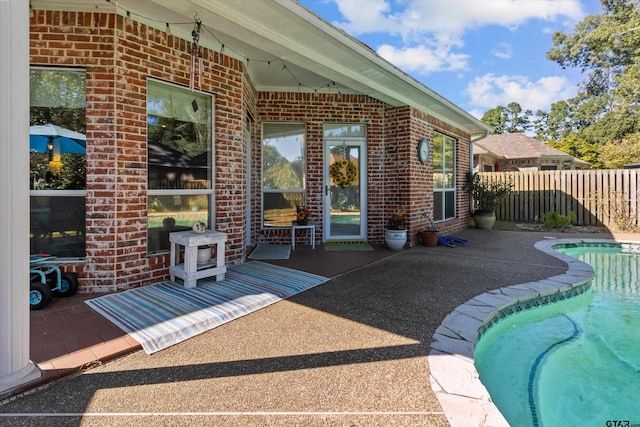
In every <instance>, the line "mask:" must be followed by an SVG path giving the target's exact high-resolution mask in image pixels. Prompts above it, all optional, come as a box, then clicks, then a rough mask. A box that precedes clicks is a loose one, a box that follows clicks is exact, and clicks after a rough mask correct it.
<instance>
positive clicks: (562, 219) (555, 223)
mask: <svg viewBox="0 0 640 427" xmlns="http://www.w3.org/2000/svg"><path fill="white" fill-rule="evenodd" d="M575 220H576V214H574V213H573V212H569V217H566V216H564V215H562V214H559V213H557V212H554V211H549V212H547V215H546V219H545V221H544V226H545V227H547V228H569V227H571V224H572V223H573V222H575Z"/></svg>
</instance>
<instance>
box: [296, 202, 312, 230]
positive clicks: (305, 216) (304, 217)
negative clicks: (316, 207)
mask: <svg viewBox="0 0 640 427" xmlns="http://www.w3.org/2000/svg"><path fill="white" fill-rule="evenodd" d="M296 222H297V223H298V225H306V224H307V223H308V222H309V209H308V208H307V207H306V206H304V205H303V206H298V205H296Z"/></svg>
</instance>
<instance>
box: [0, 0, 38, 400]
mask: <svg viewBox="0 0 640 427" xmlns="http://www.w3.org/2000/svg"><path fill="white" fill-rule="evenodd" d="M0 58H2V60H0V397H1V396H2V394H3V392H6V391H8V390H10V389H12V388H15V387H18V386H20V385H22V384H25V383H27V382H29V381H31V380H34V379H37V378H39V377H40V371H39V369H38V368H37V366H36V365H35V364H34V363H33V362H31V361H30V360H29V308H30V307H29V174H28V171H29V140H28V138H29V2H27V1H24V0H0Z"/></svg>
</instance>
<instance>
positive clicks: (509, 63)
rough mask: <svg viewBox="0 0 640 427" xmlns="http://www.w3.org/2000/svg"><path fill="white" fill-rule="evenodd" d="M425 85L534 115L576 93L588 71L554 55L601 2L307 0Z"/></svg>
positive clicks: (465, 102)
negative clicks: (556, 39)
mask: <svg viewBox="0 0 640 427" xmlns="http://www.w3.org/2000/svg"><path fill="white" fill-rule="evenodd" d="M299 2H300V3H301V4H302V5H304V6H305V7H307V8H308V9H310V10H311V11H312V12H314V13H316V14H317V15H319V16H321V17H322V18H323V19H325V20H326V21H328V22H330V23H332V24H333V25H335V26H337V27H339V28H341V29H343V30H345V31H346V32H347V33H349V34H351V35H352V36H353V37H355V38H357V39H358V40H360V41H362V42H364V43H366V44H367V45H369V46H370V47H371V48H372V49H374V50H375V51H376V52H378V54H379V55H380V56H382V57H383V58H385V59H387V60H388V61H390V62H391V63H393V64H394V65H396V66H397V67H398V68H400V69H402V70H403V71H405V72H407V73H408V74H410V75H411V76H412V77H414V78H415V79H417V80H419V81H420V82H422V83H423V84H424V85H426V86H427V87H429V88H430V89H432V90H434V91H435V92H437V93H439V94H440V95H442V96H444V97H445V98H447V99H448V100H450V101H452V102H454V103H455V104H456V105H458V106H459V107H461V108H463V109H464V110H466V111H468V112H469V113H471V114H473V115H474V116H476V117H478V118H480V117H481V116H482V114H483V113H484V112H485V111H486V110H488V109H490V108H493V107H496V106H498V105H503V106H506V105H507V104H508V103H510V102H514V101H515V102H517V103H519V104H520V105H521V106H522V108H523V109H531V110H532V111H533V112H534V113H535V112H536V111H537V110H539V109H541V110H545V111H549V110H550V108H551V104H552V103H553V102H555V101H559V100H563V99H568V98H571V97H573V96H575V94H576V92H577V84H578V83H580V82H581V81H582V80H583V79H584V76H583V75H582V74H581V72H580V70H574V69H567V70H563V69H562V68H561V67H560V66H558V65H557V64H556V63H555V62H551V61H549V60H548V59H547V58H546V52H547V51H548V50H549V49H550V48H551V47H552V45H553V42H552V35H553V33H554V32H556V31H564V32H567V33H571V32H573V28H574V26H575V24H576V23H577V22H579V21H581V20H582V19H583V18H584V17H585V16H586V15H593V14H599V13H601V9H600V2H599V1H598V0H299Z"/></svg>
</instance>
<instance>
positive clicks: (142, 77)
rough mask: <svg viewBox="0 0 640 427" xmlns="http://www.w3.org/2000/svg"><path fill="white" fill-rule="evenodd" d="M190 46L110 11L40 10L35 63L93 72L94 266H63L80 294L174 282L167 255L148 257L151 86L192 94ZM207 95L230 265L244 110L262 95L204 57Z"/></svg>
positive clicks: (240, 216)
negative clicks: (155, 82) (163, 84)
mask: <svg viewBox="0 0 640 427" xmlns="http://www.w3.org/2000/svg"><path fill="white" fill-rule="evenodd" d="M190 48H191V44H190V43H189V42H186V41H184V40H181V39H178V38H177V37H174V36H172V35H167V34H166V33H164V31H161V30H158V29H154V28H151V27H148V26H146V25H143V24H141V23H139V22H136V21H135V20H134V21H132V22H131V23H127V22H126V20H125V19H124V18H123V17H122V16H116V15H115V14H110V13H78V12H59V11H43V10H36V11H35V13H34V16H33V17H32V18H31V40H30V62H31V64H32V65H46V66H65V67H82V68H84V69H85V70H86V73H87V110H86V118H87V219H86V231H87V233H86V248H87V250H86V255H87V256H86V261H85V262H83V263H78V264H76V265H69V266H66V267H65V268H66V269H68V270H71V271H75V272H77V273H78V274H79V276H80V282H81V291H82V292H112V291H117V290H122V289H127V288H132V287H137V286H141V285H144V284H148V283H152V282H155V281H158V280H162V279H167V278H168V264H169V259H168V256H167V255H161V256H154V257H149V256H147V235H146V223H147V197H146V191H147V120H146V85H147V78H148V77H152V78H156V79H159V80H163V81H167V82H171V83H175V84H178V85H181V86H183V87H188V86H189V80H190V69H191V68H190V65H191V56H190ZM202 56H203V60H202V62H203V69H204V70H205V71H206V72H205V73H203V76H202V87H201V89H202V90H203V91H206V92H210V93H214V94H215V100H214V102H215V127H214V129H215V136H214V138H215V155H214V160H215V177H214V182H215V187H214V189H215V199H216V209H215V221H216V228H217V229H219V230H220V231H223V232H226V233H228V234H229V241H228V242H227V243H228V246H227V261H228V262H229V263H234V262H240V261H242V259H243V256H244V254H245V252H246V250H245V246H244V233H243V230H244V227H245V211H244V205H245V198H244V194H246V193H245V191H246V189H245V179H244V177H245V176H246V175H245V172H246V171H245V166H244V165H245V163H244V160H245V157H246V156H245V144H244V141H243V129H244V126H245V123H244V115H245V114H244V110H245V109H248V107H247V105H246V103H247V102H254V103H255V96H254V95H253V96H252V97H251V96H249V95H250V94H251V92H252V91H253V89H252V87H251V85H250V83H249V84H248V89H247V81H248V79H247V78H246V75H245V74H244V70H243V66H242V64H241V63H240V62H239V61H237V60H235V59H232V58H229V57H226V56H223V55H220V54H219V53H217V52H213V51H210V50H207V49H202Z"/></svg>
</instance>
